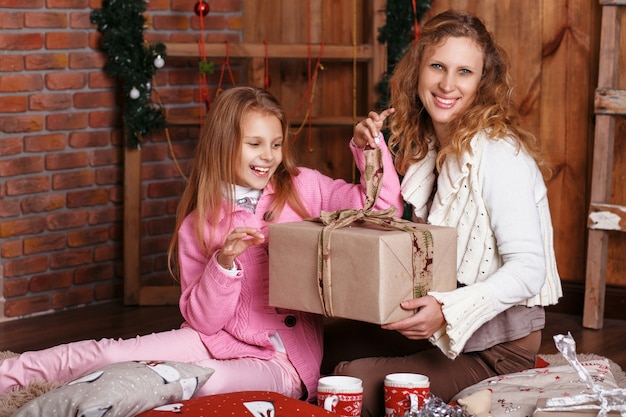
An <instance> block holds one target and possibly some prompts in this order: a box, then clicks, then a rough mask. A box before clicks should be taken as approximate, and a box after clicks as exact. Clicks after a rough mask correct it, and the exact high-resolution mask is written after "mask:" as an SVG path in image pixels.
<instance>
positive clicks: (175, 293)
mask: <svg viewBox="0 0 626 417" xmlns="http://www.w3.org/2000/svg"><path fill="white" fill-rule="evenodd" d="M179 300H180V286H178V285H144V286H143V287H141V291H140V294H139V304H140V305H142V306H161V305H166V304H169V305H177V304H178V302H179Z"/></svg>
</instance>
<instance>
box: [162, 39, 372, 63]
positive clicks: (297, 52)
mask: <svg viewBox="0 0 626 417" xmlns="http://www.w3.org/2000/svg"><path fill="white" fill-rule="evenodd" d="M164 44H165V48H166V53H167V57H168V58H181V59H189V58H200V49H199V47H198V44H196V43H191V42H165V43H164ZM320 49H322V59H326V60H336V61H351V60H352V59H353V57H354V55H355V53H356V59H357V60H358V61H368V60H370V59H372V57H373V55H374V53H373V50H372V49H373V48H372V46H371V45H366V44H365V45H356V47H353V46H350V45H307V44H271V45H268V47H267V57H268V58H270V59H280V58H283V59H298V58H299V59H307V58H308V57H309V56H313V57H317V56H318V55H319V53H320ZM204 50H205V54H206V56H207V57H208V58H219V57H226V56H227V55H228V56H229V57H230V58H246V59H248V58H265V56H266V46H265V44H262V43H230V44H228V46H227V45H226V43H224V42H222V43H206V44H205V47H204Z"/></svg>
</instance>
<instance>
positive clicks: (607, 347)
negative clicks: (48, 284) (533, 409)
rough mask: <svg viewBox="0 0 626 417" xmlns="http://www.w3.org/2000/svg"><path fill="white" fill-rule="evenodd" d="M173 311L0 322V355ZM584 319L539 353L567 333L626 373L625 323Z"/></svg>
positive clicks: (565, 318) (553, 329)
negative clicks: (593, 325)
mask: <svg viewBox="0 0 626 417" xmlns="http://www.w3.org/2000/svg"><path fill="white" fill-rule="evenodd" d="M181 322H182V317H181V315H180V312H179V310H178V307H177V306H146V307H136V306H123V305H121V304H120V303H107V304H101V305H97V306H93V307H85V308H79V309H74V310H69V311H65V312H60V313H54V314H49V315H43V316H38V317H32V318H27V319H21V320H14V321H8V322H3V323H0V351H3V350H10V351H13V352H23V351H25V350H35V349H43V348H46V347H49V346H53V345H56V344H59V343H65V342H71V341H75V340H82V339H93V338H95V339H99V338H102V337H115V338H117V337H122V338H127V337H132V336H136V335H138V334H146V333H151V332H157V331H162V330H169V329H172V328H177V327H179V326H180V323H181ZM581 323H582V318H581V317H579V316H573V315H567V314H562V313H556V312H548V313H547V326H546V329H545V330H544V332H543V343H542V346H541V353H558V351H557V349H556V348H555V346H554V341H553V339H552V337H553V336H554V335H556V334H567V332H571V334H572V336H573V337H574V340H576V351H577V352H578V353H595V354H598V355H602V356H605V357H607V358H609V359H611V360H613V361H614V362H616V363H617V364H618V365H620V366H621V367H622V369H626V320H615V319H605V321H604V328H602V329H600V330H593V329H585V328H583V327H582V325H581Z"/></svg>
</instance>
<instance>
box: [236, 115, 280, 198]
mask: <svg viewBox="0 0 626 417" xmlns="http://www.w3.org/2000/svg"><path fill="white" fill-rule="evenodd" d="M283 139H284V138H283V129H282V125H281V123H280V120H278V118H277V117H276V116H274V115H272V114H269V113H263V112H259V111H251V112H249V113H248V114H247V115H246V116H245V117H244V121H243V126H242V139H241V152H240V154H239V157H238V158H237V163H236V167H235V169H236V177H237V185H241V186H243V187H248V188H253V189H255V190H262V189H263V188H265V186H266V185H267V183H268V181H269V180H270V178H271V177H272V175H273V174H274V172H276V169H277V168H278V166H279V165H280V164H281V162H282V161H283V151H282V145H283Z"/></svg>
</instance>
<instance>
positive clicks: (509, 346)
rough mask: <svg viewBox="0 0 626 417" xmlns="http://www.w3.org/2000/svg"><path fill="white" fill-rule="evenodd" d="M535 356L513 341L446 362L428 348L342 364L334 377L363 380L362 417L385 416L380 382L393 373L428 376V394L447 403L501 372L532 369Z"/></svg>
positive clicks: (338, 366)
mask: <svg viewBox="0 0 626 417" xmlns="http://www.w3.org/2000/svg"><path fill="white" fill-rule="evenodd" d="M535 357H536V355H535V353H534V352H531V351H529V350H526V349H523V348H521V347H519V346H517V345H515V344H514V342H509V343H502V344H500V345H496V346H494V347H492V348H490V349H487V350H485V351H482V352H476V353H465V354H461V355H459V356H458V357H457V358H456V359H455V360H451V359H448V358H447V357H446V356H445V355H444V354H443V353H442V352H441V351H440V350H439V349H430V350H427V351H423V352H419V353H416V354H414V355H409V356H404V357H390V358H386V357H379V358H364V359H357V360H354V361H351V362H342V363H340V364H339V365H337V367H336V368H335V372H334V373H335V374H336V375H350V376H356V377H358V378H361V379H362V380H363V412H362V416H363V417H380V416H384V415H385V409H384V402H383V382H384V379H385V376H386V375H387V374H390V373H395V372H411V373H419V374H424V375H428V377H429V378H430V391H431V393H432V394H433V395H436V396H437V397H439V398H441V399H442V400H443V401H445V402H448V401H450V400H451V399H452V397H454V395H456V394H457V393H458V392H459V391H461V390H463V389H464V388H466V387H468V386H470V385H473V384H475V383H477V382H480V381H482V380H483V379H486V378H489V377H492V376H495V375H500V374H504V373H510V372H517V371H521V370H524V369H529V368H532V367H533V366H534V363H535Z"/></svg>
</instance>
